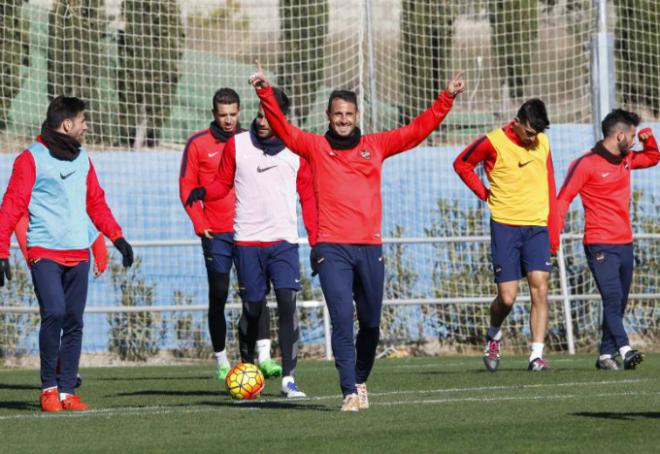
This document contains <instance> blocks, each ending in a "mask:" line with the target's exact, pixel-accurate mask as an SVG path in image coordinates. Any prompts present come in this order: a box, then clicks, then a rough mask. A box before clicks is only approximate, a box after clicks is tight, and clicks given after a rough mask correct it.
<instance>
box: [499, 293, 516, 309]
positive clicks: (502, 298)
mask: <svg viewBox="0 0 660 454" xmlns="http://www.w3.org/2000/svg"><path fill="white" fill-rule="evenodd" d="M497 302H498V303H499V304H503V305H505V306H507V307H511V306H513V303H515V302H516V292H510V291H506V290H505V291H500V292H499V293H498V294H497Z"/></svg>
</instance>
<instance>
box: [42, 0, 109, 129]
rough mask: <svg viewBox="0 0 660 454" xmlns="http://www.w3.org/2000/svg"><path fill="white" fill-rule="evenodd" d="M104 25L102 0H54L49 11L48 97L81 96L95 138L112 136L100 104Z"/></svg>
mask: <svg viewBox="0 0 660 454" xmlns="http://www.w3.org/2000/svg"><path fill="white" fill-rule="evenodd" d="M105 26H106V18H105V13H104V5H103V0H57V1H56V2H55V3H54V4H53V8H52V9H51V10H50V14H49V15H48V98H49V100H52V99H53V98H55V97H57V96H60V95H64V96H77V97H78V98H81V99H83V100H84V101H85V102H86V103H87V109H86V116H87V122H88V124H89V126H90V128H89V134H88V138H89V140H91V141H95V142H96V141H100V140H101V139H102V138H103V137H107V138H108V139H109V138H110V136H111V134H110V131H109V130H107V128H108V127H109V124H108V123H109V122H107V121H102V118H101V117H102V116H101V107H100V88H99V78H100V73H101V70H102V68H103V66H104V60H105V58H104V52H103V51H102V46H101V40H102V36H103V31H104V30H105ZM104 127H105V128H106V129H105V130H103V128H104Z"/></svg>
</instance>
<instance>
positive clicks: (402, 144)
mask: <svg viewBox="0 0 660 454" xmlns="http://www.w3.org/2000/svg"><path fill="white" fill-rule="evenodd" d="M256 91H257V95H258V96H259V98H260V99H261V104H262V106H263V109H264V112H265V114H266V118H267V120H268V123H269V124H270V126H271V127H272V128H273V130H274V131H275V134H276V135H277V136H278V137H279V138H280V139H282V141H283V142H284V143H285V144H286V146H287V147H288V148H289V149H290V150H291V151H293V152H294V153H296V154H299V155H300V156H301V157H303V158H304V159H305V160H307V162H309V164H310V166H311V170H312V176H313V182H314V192H315V194H316V199H317V205H318V211H319V233H318V242H319V243H343V244H381V243H382V239H383V235H382V232H381V222H382V199H381V169H382V165H383V161H384V160H385V159H387V158H389V157H390V156H393V155H395V154H397V153H401V152H403V151H406V150H410V149H411V148H414V147H415V146H417V145H418V144H419V143H420V142H422V140H424V139H425V138H426V137H427V136H428V135H429V134H431V133H432V132H433V130H434V129H435V128H437V127H438V125H439V124H440V123H441V122H442V120H443V119H444V118H445V117H446V116H447V114H448V113H449V111H450V110H451V107H452V105H453V102H454V99H453V98H452V97H451V96H450V95H449V94H448V93H447V92H445V91H443V92H442V93H441V94H440V95H439V96H438V99H437V100H436V101H435V102H434V103H433V105H432V106H431V108H429V109H428V110H426V111H425V112H424V113H422V114H421V115H420V116H418V117H417V118H415V119H414V120H413V121H412V122H411V123H410V124H409V125H407V126H404V127H402V128H398V129H394V130H392V131H385V132H380V133H376V134H367V135H363V136H362V137H361V138H360V141H359V143H358V145H357V146H355V147H354V148H352V149H349V150H336V149H333V148H332V147H331V145H330V143H329V142H328V140H327V139H326V138H325V137H324V136H322V135H318V134H313V133H310V132H305V131H302V130H300V129H298V128H296V127H295V126H293V125H291V124H290V123H289V122H288V121H287V120H286V118H285V116H284V115H283V114H282V112H281V111H280V109H279V106H278V104H277V101H276V100H275V97H274V95H273V90H272V87H266V88H257V90H256Z"/></svg>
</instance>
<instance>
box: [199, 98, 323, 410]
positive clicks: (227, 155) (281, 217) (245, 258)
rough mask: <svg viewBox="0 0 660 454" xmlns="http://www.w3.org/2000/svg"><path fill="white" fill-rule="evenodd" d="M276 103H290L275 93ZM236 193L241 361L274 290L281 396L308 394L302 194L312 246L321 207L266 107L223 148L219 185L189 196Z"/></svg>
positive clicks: (248, 355)
mask: <svg viewBox="0 0 660 454" xmlns="http://www.w3.org/2000/svg"><path fill="white" fill-rule="evenodd" d="M276 97H277V101H278V104H279V105H280V108H281V109H282V111H283V112H285V113H286V112H288V110H289V107H290V103H289V99H288V98H287V96H286V95H285V94H284V92H282V91H281V90H276ZM232 188H234V189H235V191H236V212H235V218H234V245H235V247H234V264H235V266H236V270H237V272H238V281H239V292H240V295H241V300H242V301H243V309H244V311H245V314H246V315H247V317H246V319H245V321H244V322H243V323H241V326H240V327H239V334H240V336H241V337H242V338H243V340H244V341H245V342H244V344H245V346H246V347H245V348H243V349H242V350H241V358H242V360H243V361H246V362H253V355H254V346H255V343H256V338H257V328H258V320H259V316H260V315H261V313H262V311H264V310H268V309H267V307H266V295H267V294H268V292H269V291H270V286H271V285H272V286H273V288H274V289H275V297H276V299H277V310H278V316H279V324H280V333H279V343H280V348H281V350H282V367H283V369H284V370H283V378H282V393H283V394H284V395H285V396H287V397H292V398H293V397H304V396H305V393H303V392H302V391H300V389H299V388H298V386H297V384H296V382H295V378H294V375H295V368H296V363H297V353H298V338H299V329H298V320H297V314H296V292H297V291H298V290H300V257H299V254H298V216H297V210H296V204H297V201H296V199H297V196H296V193H297V194H298V196H299V197H300V204H301V206H302V215H303V221H304V224H305V228H306V229H307V235H308V237H309V242H310V245H311V246H314V245H315V244H316V234H317V233H316V232H317V220H318V215H317V210H316V198H315V195H314V188H313V184H312V175H311V171H310V168H309V164H307V162H306V161H305V160H304V159H302V158H300V157H299V156H297V155H295V154H293V153H292V152H291V151H290V150H289V149H288V148H286V146H285V145H284V143H283V142H282V141H281V140H279V139H278V138H277V137H276V136H275V135H274V134H273V130H272V129H271V127H270V125H269V124H268V121H267V120H266V117H265V115H264V112H263V109H262V108H261V107H260V108H259V112H258V114H257V118H255V120H254V121H253V122H252V125H251V127H250V129H249V130H248V131H245V132H243V133H240V134H236V135H235V136H234V137H232V138H231V139H229V141H228V142H227V145H226V147H225V150H224V153H223V155H222V159H221V161H220V166H219V167H218V174H217V176H216V179H215V180H214V181H213V183H211V184H208V185H206V186H202V187H198V188H195V189H193V190H192V191H191V193H190V196H189V198H188V201H187V203H188V204H189V205H192V204H193V203H195V201H198V200H203V201H204V202H207V201H210V200H215V199H217V198H221V197H224V196H225V195H226V194H228V193H229V191H230V190H231V189H232Z"/></svg>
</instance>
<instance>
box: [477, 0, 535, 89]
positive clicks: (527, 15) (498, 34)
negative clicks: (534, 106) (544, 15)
mask: <svg viewBox="0 0 660 454" xmlns="http://www.w3.org/2000/svg"><path fill="white" fill-rule="evenodd" d="M488 13H489V14H488V16H489V19H490V25H491V41H492V45H493V50H494V53H495V55H496V57H497V66H498V67H499V69H500V77H501V78H502V79H503V80H504V81H505V82H506V84H507V86H508V89H509V96H510V97H511V98H522V97H523V96H524V94H525V90H524V89H525V85H526V84H527V82H528V80H529V75H530V74H531V73H532V53H533V51H534V49H535V48H536V46H537V44H538V43H537V40H538V3H537V0H491V1H489V2H488Z"/></svg>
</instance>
